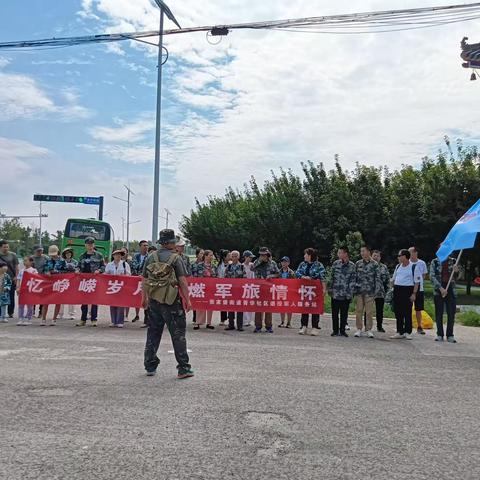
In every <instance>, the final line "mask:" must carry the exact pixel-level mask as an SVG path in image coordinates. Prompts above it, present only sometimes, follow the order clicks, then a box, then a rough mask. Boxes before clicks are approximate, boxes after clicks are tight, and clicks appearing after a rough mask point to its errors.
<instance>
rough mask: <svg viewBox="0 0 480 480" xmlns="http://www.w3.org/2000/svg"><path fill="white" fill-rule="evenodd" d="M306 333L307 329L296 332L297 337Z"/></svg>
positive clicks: (303, 328)
mask: <svg viewBox="0 0 480 480" xmlns="http://www.w3.org/2000/svg"><path fill="white" fill-rule="evenodd" d="M306 333H307V327H302V328H301V329H300V330H299V331H298V334H299V335H305V334H306Z"/></svg>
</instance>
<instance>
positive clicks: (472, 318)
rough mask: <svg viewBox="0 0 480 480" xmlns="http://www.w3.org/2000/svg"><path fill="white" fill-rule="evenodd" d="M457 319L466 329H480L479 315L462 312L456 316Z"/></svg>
mask: <svg viewBox="0 0 480 480" xmlns="http://www.w3.org/2000/svg"><path fill="white" fill-rule="evenodd" d="M457 318H458V320H459V321H460V323H461V324H462V325H465V326H466V327H480V313H477V312H462V313H459V314H458V315H457Z"/></svg>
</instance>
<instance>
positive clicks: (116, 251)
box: [112, 248, 125, 255]
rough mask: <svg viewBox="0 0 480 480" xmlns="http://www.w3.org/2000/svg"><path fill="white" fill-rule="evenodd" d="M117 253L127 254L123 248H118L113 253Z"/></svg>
mask: <svg viewBox="0 0 480 480" xmlns="http://www.w3.org/2000/svg"><path fill="white" fill-rule="evenodd" d="M117 253H119V254H120V255H125V252H124V251H123V250H121V249H120V248H117V249H116V250H115V251H114V252H113V253H112V255H116V254H117Z"/></svg>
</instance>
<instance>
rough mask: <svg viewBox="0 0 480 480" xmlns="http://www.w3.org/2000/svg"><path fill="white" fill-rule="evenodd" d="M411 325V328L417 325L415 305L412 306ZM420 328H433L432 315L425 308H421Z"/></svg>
mask: <svg viewBox="0 0 480 480" xmlns="http://www.w3.org/2000/svg"><path fill="white" fill-rule="evenodd" d="M412 325H413V328H417V327H418V325H417V316H416V312H415V307H413V308H412ZM422 328H423V329H424V330H431V329H432V328H433V320H432V317H431V316H430V315H429V314H428V313H427V312H426V311H425V310H422Z"/></svg>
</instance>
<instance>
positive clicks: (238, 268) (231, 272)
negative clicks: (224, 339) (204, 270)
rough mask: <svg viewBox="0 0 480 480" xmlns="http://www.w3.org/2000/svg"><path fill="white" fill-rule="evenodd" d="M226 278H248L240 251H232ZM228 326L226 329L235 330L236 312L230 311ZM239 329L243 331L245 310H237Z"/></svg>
mask: <svg viewBox="0 0 480 480" xmlns="http://www.w3.org/2000/svg"><path fill="white" fill-rule="evenodd" d="M225 278H247V273H246V272H245V267H244V265H243V263H240V252H238V251H237V250H233V251H232V252H230V263H229V264H228V265H227V268H226V269H225ZM227 317H228V326H227V328H226V329H225V330H235V312H228V313H227ZM237 330H238V331H239V332H243V312H237Z"/></svg>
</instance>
